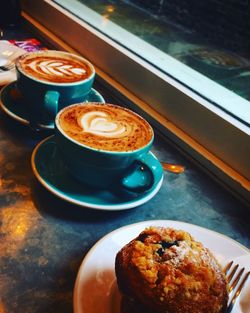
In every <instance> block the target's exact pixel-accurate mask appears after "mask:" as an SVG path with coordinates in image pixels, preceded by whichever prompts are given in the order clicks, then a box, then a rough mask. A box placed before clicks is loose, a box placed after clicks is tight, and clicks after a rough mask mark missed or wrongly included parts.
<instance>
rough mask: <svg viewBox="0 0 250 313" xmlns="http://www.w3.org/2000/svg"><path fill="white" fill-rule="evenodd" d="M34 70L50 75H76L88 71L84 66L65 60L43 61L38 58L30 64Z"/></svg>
mask: <svg viewBox="0 0 250 313" xmlns="http://www.w3.org/2000/svg"><path fill="white" fill-rule="evenodd" d="M28 66H29V67H30V68H31V69H32V70H33V71H34V72H37V73H41V74H45V75H50V76H64V75H67V76H75V75H82V74H84V73H86V71H85V70H84V69H83V68H77V67H74V66H72V65H71V64H67V63H66V64H65V62H58V61H57V60H49V61H41V62H37V61H36V60H35V61H33V62H31V63H30V64H29V65H28Z"/></svg>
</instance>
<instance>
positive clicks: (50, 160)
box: [31, 136, 163, 211]
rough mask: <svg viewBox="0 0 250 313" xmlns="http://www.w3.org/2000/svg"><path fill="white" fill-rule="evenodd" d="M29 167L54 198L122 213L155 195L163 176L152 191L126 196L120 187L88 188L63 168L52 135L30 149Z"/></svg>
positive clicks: (126, 193)
mask: <svg viewBox="0 0 250 313" xmlns="http://www.w3.org/2000/svg"><path fill="white" fill-rule="evenodd" d="M31 166H32V170H33V173H34V175H35V176H36V178H37V179H38V181H39V182H40V183H41V184H42V185H43V186H44V187H45V188H46V189H47V190H48V191H50V192H51V193H53V194H54V195H56V196H57V197H59V198H61V199H63V200H65V201H67V202H70V203H74V204H76V205H79V206H82V207H88V208H92V209H98V210H110V211H115V210H126V209H131V208H134V207H136V206H139V205H141V204H143V203H145V202H147V201H149V200H150V199H151V198H152V197H154V196H155V195H156V193H157V192H158V191H159V189H160V187H161V185H162V181H163V176H162V177H161V179H160V180H159V182H158V183H157V184H156V185H155V187H154V188H152V189H150V190H149V191H147V192H144V193H133V194H132V193H128V192H125V191H123V190H121V189H120V188H119V189H118V188H116V189H113V190H98V189H92V188H91V187H88V186H86V185H83V184H82V183H80V182H78V181H77V180H76V179H74V178H73V177H72V176H71V175H70V174H69V173H68V172H67V169H66V168H65V166H64V164H63V162H62V160H61V158H60V154H59V152H58V149H57V146H56V143H55V138H54V136H50V137H48V138H46V139H44V140H43V141H41V142H40V143H39V144H38V145H37V146H36V147H35V149H34V151H33V153H32V157H31Z"/></svg>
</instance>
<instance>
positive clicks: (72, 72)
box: [19, 52, 92, 83]
mask: <svg viewBox="0 0 250 313" xmlns="http://www.w3.org/2000/svg"><path fill="white" fill-rule="evenodd" d="M19 66H20V68H21V70H22V71H23V72H24V73H26V74H27V75H30V76H32V77H34V78H36V79H40V80H44V81H48V82H54V83H71V82H77V81H81V80H84V79H86V78H88V77H89V76H91V74H92V71H91V68H90V67H89V66H88V64H86V63H84V62H83V61H80V60H79V59H77V58H74V57H70V56H65V57H64V56H62V55H61V54H58V55H56V54H51V55H50V54H46V52H45V53H44V54H42V53H39V54H34V55H32V54H30V55H27V56H24V57H23V58H21V59H20V61H19Z"/></svg>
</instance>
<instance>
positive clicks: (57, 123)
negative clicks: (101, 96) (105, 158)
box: [55, 102, 154, 155]
mask: <svg viewBox="0 0 250 313" xmlns="http://www.w3.org/2000/svg"><path fill="white" fill-rule="evenodd" d="M90 104H97V105H110V106H114V107H119V108H120V107H121V106H119V105H116V104H112V103H101V102H88V103H84V102H81V103H74V104H71V105H69V106H67V107H65V108H63V109H61V110H60V111H59V112H58V113H57V115H56V117H55V127H56V129H57V130H58V131H59V132H60V134H61V135H62V136H64V137H65V138H67V139H68V140H69V141H71V142H73V143H74V144H76V145H78V146H80V147H84V148H87V149H88V150H91V151H95V152H101V153H104V154H112V155H121V154H133V153H138V152H139V151H140V150H143V149H145V148H146V147H148V146H150V145H151V144H152V143H153V141H154V130H153V127H152V126H151V125H150V124H149V122H148V121H147V120H146V119H145V118H143V117H142V116H141V115H139V114H138V113H136V112H134V111H132V110H130V109H127V108H124V107H121V108H122V109H124V110H127V111H130V112H132V113H133V114H135V115H137V116H139V117H140V118H142V119H143V120H144V121H145V122H146V123H147V124H148V126H149V127H150V129H151V132H152V137H151V139H150V141H149V142H148V143H147V144H146V145H144V146H142V147H140V148H138V149H135V150H128V151H110V150H102V149H96V148H93V147H90V146H88V145H85V144H83V143H80V142H78V141H77V140H75V139H73V138H71V137H70V136H68V135H67V134H66V133H65V132H64V131H63V129H62V127H61V126H60V123H59V119H60V115H61V114H62V113H63V112H64V111H65V110H67V109H69V108H71V107H74V106H81V105H90Z"/></svg>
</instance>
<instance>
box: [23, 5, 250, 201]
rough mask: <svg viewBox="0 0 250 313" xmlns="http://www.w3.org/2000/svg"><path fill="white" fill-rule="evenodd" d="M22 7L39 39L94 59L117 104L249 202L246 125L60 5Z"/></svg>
mask: <svg viewBox="0 0 250 313" xmlns="http://www.w3.org/2000/svg"><path fill="white" fill-rule="evenodd" d="M21 6H22V15H23V17H24V19H25V20H26V21H27V23H28V24H29V26H32V28H33V30H35V31H36V33H37V35H38V36H40V37H41V38H43V40H45V41H48V42H50V43H51V44H52V45H53V46H54V47H56V48H58V49H63V50H67V51H71V52H74V53H78V54H81V55H82V56H84V57H86V58H87V59H89V60H90V61H91V62H92V63H93V64H94V66H95V68H96V72H97V80H98V81H99V82H100V83H102V84H104V85H105V88H107V90H110V91H111V92H112V94H113V95H114V96H115V97H116V98H117V99H118V101H121V102H123V103H126V104H127V105H129V106H130V107H132V108H133V109H135V110H137V111H138V112H139V113H141V114H142V115H144V116H145V117H147V118H148V119H149V120H150V122H151V123H152V124H153V126H155V127H157V128H158V130H160V131H161V132H162V133H163V134H164V135H165V136H166V137H167V138H168V139H170V140H171V142H173V143H174V144H176V145H177V146H179V147H180V148H181V149H182V150H183V151H185V152H186V153H187V154H188V155H189V156H190V157H191V158H193V159H195V160H196V161H197V162H198V163H199V164H200V165H201V166H202V167H203V169H205V170H206V171H207V172H208V173H209V174H211V175H212V176H213V177H214V178H216V179H217V180H219V181H220V182H222V183H223V184H224V185H225V186H227V187H229V189H230V190H231V191H233V192H234V193H235V194H236V195H239V196H240V197H241V198H243V199H246V200H247V201H248V200H249V199H250V195H249V194H250V193H249V191H250V162H249V157H250V140H249V135H250V129H249V127H248V126H247V125H246V124H244V123H242V122H241V121H239V120H237V119H236V118H234V117H233V116H231V115H230V114H228V113H227V112H225V111H224V110H222V109H221V108H219V107H217V106H215V105H214V104H213V103H210V102H209V101H208V100H206V99H204V98H202V97H201V96H199V95H198V94H196V93H195V92H193V91H192V90H190V89H188V88H187V87H185V86H184V85H182V84H181V83H179V82H178V81H176V80H174V79H173V78H172V77H170V76H168V75H165V74H164V73H162V72H161V71H159V70H158V69H156V68H155V67H153V66H152V65H151V64H148V63H147V62H146V61H144V60H142V59H141V58H139V57H138V56H137V55H134V54H133V53H132V52H131V51H128V50H127V49H126V48H124V47H121V46H120V45H119V44H117V43H116V42H114V41H113V40H112V39H110V38H108V37H106V36H105V35H103V34H102V33H101V32H100V31H98V30H97V29H95V28H93V27H91V26H90V25H89V24H87V23H86V22H84V21H82V20H80V19H79V18H77V17H76V16H74V15H73V14H71V13H69V12H68V11H66V10H65V9H64V8H62V7H61V6H59V5H58V4H56V3H55V2H53V1H50V0H36V1H33V0H21ZM79 38H84V40H79ZM86 43H88V44H86ZM110 56H112V57H110ZM131 73H133V75H131ZM141 77H143V83H142V82H141ZM156 90H157V92H156ZM211 125H212V127H211Z"/></svg>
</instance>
